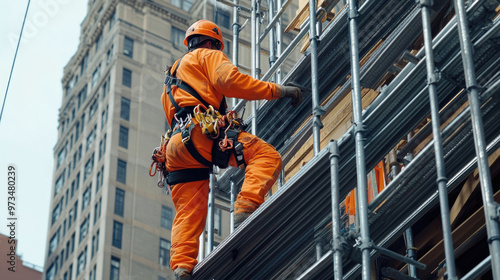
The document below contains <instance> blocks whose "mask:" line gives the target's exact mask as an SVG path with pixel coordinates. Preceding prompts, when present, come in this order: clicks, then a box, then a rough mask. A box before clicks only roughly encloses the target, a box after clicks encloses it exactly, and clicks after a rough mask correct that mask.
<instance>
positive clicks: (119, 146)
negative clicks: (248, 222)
mask: <svg viewBox="0 0 500 280" xmlns="http://www.w3.org/2000/svg"><path fill="white" fill-rule="evenodd" d="M214 4H215V2H214V1H189V0H150V1H144V0H107V1H106V0H90V1H89V4H88V14H87V16H86V18H85V20H84V21H83V22H82V24H81V35H80V45H79V47H78V50H77V52H76V53H75V55H74V56H73V57H72V58H71V60H70V61H69V62H68V64H67V65H66V67H65V69H64V76H63V79H62V84H63V88H64V94H63V96H62V99H63V100H62V106H61V108H60V114H59V136H58V141H57V144H56V145H55V147H54V158H55V166H54V174H53V182H54V183H53V186H52V193H51V204H50V205H51V208H50V209H51V210H50V219H49V232H48V237H47V248H46V259H45V268H44V276H43V279H46V280H53V279H57V280H70V279H90V280H94V279H158V280H161V279H173V273H172V271H171V270H170V268H169V259H170V256H169V253H170V230H171V225H172V220H173V217H174V215H175V209H174V206H173V204H172V201H171V197H170V196H168V195H165V194H164V193H163V192H162V189H160V188H158V187H156V180H157V179H156V177H155V178H152V177H150V176H149V175H148V172H149V167H150V164H151V160H150V155H151V151H152V149H153V148H154V147H156V146H157V145H158V144H159V141H160V135H161V134H162V133H164V131H165V129H166V121H165V116H164V113H163V109H162V106H161V102H160V95H161V92H162V88H163V75H164V74H163V70H164V69H165V65H171V64H172V63H173V62H174V61H175V60H176V59H177V58H178V57H180V56H181V55H182V54H183V53H184V52H185V51H186V48H185V46H184V45H183V40H184V32H185V30H186V29H187V27H188V26H189V25H190V24H191V23H192V22H194V21H195V20H197V19H201V18H204V17H205V18H208V19H211V20H213V21H215V22H217V24H219V26H220V27H221V29H222V31H223V32H224V34H223V36H224V38H225V45H226V48H225V50H224V51H225V52H226V54H227V55H228V57H229V58H231V55H232V54H231V52H232V42H231V41H232V36H231V35H232V31H231V25H232V8H229V7H227V6H224V5H222V4H220V3H217V4H215V7H214ZM295 9H296V6H294V4H292V5H291V6H290V8H289V11H295ZM241 21H242V22H243V21H244V19H243V18H242V19H241ZM264 24H265V21H264ZM241 39H242V41H241V47H240V51H239V66H240V69H242V70H243V71H245V69H246V70H248V69H249V68H250V66H251V62H250V43H249V40H250V25H248V26H247V27H246V28H245V29H243V31H242V33H241ZM288 41H289V38H288ZM266 45H268V43H265V44H264V45H263V50H262V53H263V55H262V56H261V65H262V68H263V73H264V71H265V70H266V69H267V68H268V58H267V56H266V54H267V53H268V51H266ZM289 66H291V64H289ZM285 68H286V67H285ZM218 203H219V204H222V202H218ZM222 208H224V207H219V208H218V209H216V210H215V228H216V233H215V242H216V244H218V243H219V242H221V241H222V240H223V238H224V237H225V236H227V235H228V234H229V213H228V212H227V211H225V210H222Z"/></svg>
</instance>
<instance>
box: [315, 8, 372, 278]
mask: <svg viewBox="0 0 500 280" xmlns="http://www.w3.org/2000/svg"><path fill="white" fill-rule="evenodd" d="M347 3H348V6H349V7H348V9H349V10H348V14H349V41H350V52H351V88H352V91H351V95H352V107H353V117H354V133H355V142H356V144H355V145H356V173H357V189H356V191H357V197H356V201H359V208H358V210H359V211H358V212H357V214H358V215H357V216H359V229H360V235H361V236H360V237H361V240H360V241H361V245H360V249H361V258H362V272H361V277H362V279H363V280H368V279H370V250H371V241H370V229H369V226H368V194H367V190H366V163H365V139H364V132H365V128H364V125H363V117H362V108H361V107H362V106H361V84H360V80H359V79H360V75H359V47H358V20H357V19H358V5H357V0H349V1H348V2H347ZM311 28H313V26H311Z"/></svg>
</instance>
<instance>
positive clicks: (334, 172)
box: [329, 140, 343, 280]
mask: <svg viewBox="0 0 500 280" xmlns="http://www.w3.org/2000/svg"><path fill="white" fill-rule="evenodd" d="M329 151H330V178H331V179H330V182H331V196H332V235H333V276H334V278H333V279H336V280H339V279H342V278H343V272H342V255H343V250H342V240H341V238H342V236H341V235H340V209H339V203H340V198H339V187H340V184H339V156H340V155H339V147H338V145H337V141H335V140H331V141H330V147H329Z"/></svg>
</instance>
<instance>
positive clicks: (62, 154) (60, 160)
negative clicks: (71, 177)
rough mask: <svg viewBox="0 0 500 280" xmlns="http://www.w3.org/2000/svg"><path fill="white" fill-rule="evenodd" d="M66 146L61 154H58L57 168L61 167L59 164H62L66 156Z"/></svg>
mask: <svg viewBox="0 0 500 280" xmlns="http://www.w3.org/2000/svg"><path fill="white" fill-rule="evenodd" d="M66 148H67V147H66V146H64V147H63V148H62V149H61V151H60V152H59V154H58V155H57V168H59V166H61V164H62V163H63V161H64V159H65V158H66Z"/></svg>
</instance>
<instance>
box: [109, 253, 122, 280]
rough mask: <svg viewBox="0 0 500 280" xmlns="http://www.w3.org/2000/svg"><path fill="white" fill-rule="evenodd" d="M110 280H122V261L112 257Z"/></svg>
mask: <svg viewBox="0 0 500 280" xmlns="http://www.w3.org/2000/svg"><path fill="white" fill-rule="evenodd" d="M109 279H110V280H120V259H119V258H117V257H111V270H110V272H109Z"/></svg>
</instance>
